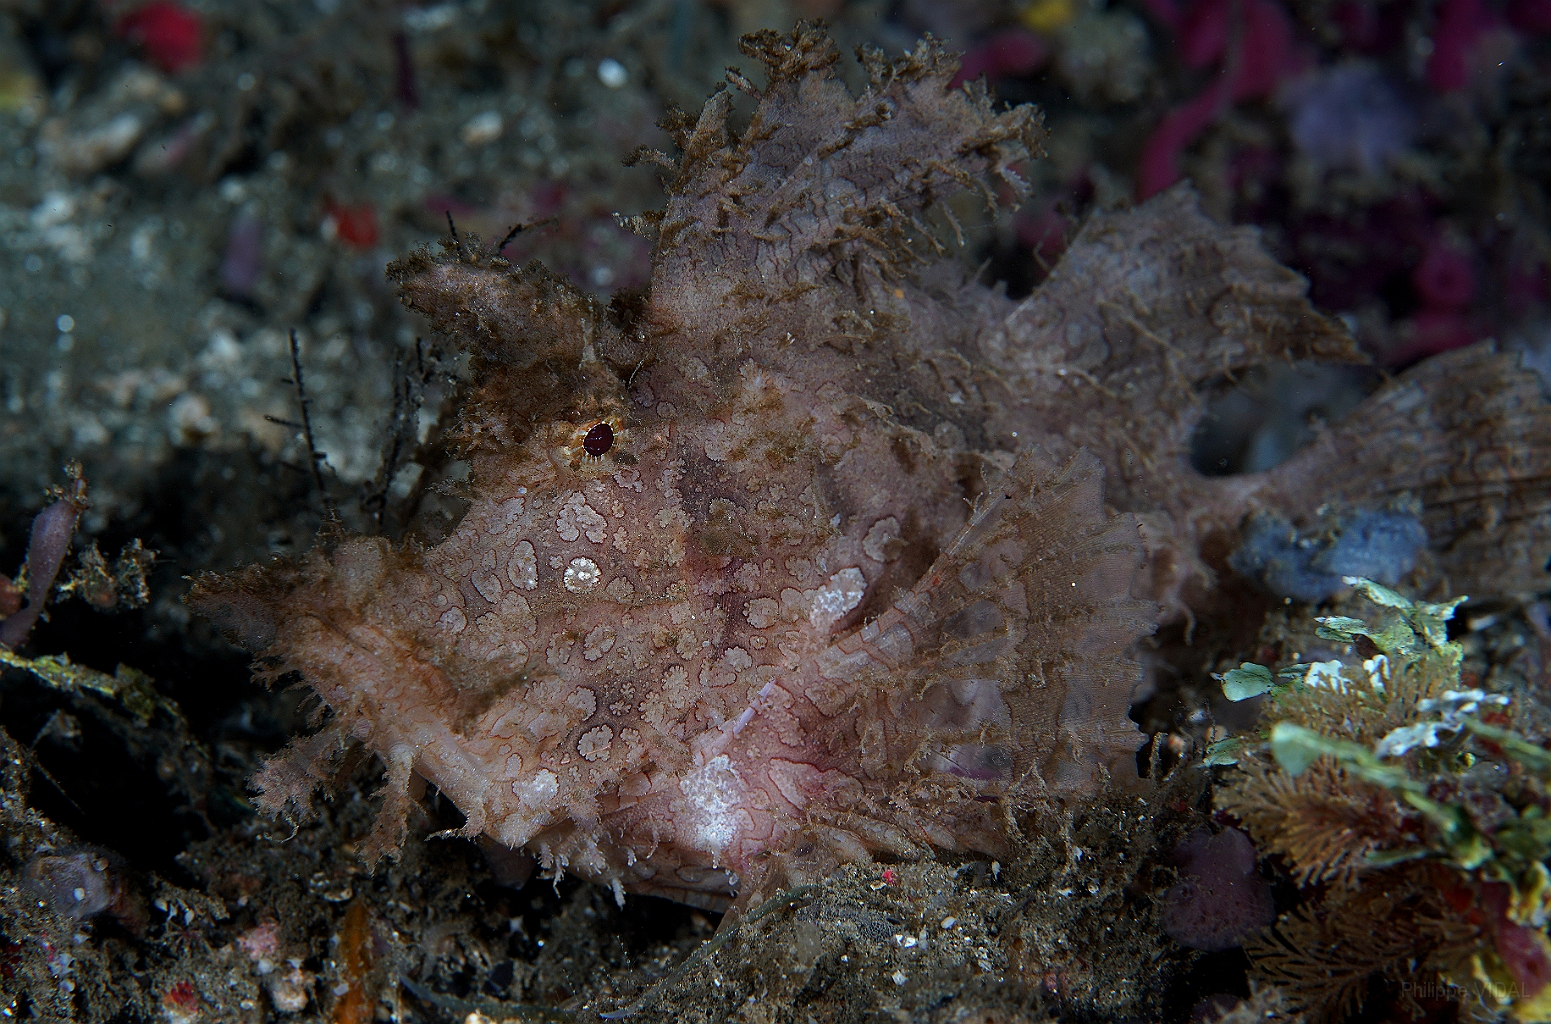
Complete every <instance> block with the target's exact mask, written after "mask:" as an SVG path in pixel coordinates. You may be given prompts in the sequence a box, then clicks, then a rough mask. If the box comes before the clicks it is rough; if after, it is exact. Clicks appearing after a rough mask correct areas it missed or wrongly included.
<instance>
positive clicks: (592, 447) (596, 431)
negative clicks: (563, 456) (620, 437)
mask: <svg viewBox="0 0 1551 1024" xmlns="http://www.w3.org/2000/svg"><path fill="white" fill-rule="evenodd" d="M613 446H614V428H613V427H611V426H609V425H608V424H607V423H596V424H594V425H593V427H592V429H591V430H589V431H587V436H586V437H584V438H582V450H583V451H585V452H586V453H587V454H588V455H591V456H592V457H593V458H595V459H601V458H603V455H604V453H605V452H607V451H608V450H609V449H610V448H612V447H613Z"/></svg>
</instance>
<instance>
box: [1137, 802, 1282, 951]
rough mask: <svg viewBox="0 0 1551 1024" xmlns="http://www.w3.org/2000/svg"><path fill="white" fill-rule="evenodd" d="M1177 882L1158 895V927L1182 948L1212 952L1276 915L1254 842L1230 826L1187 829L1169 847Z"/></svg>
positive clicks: (1233, 943) (1230, 944)
mask: <svg viewBox="0 0 1551 1024" xmlns="http://www.w3.org/2000/svg"><path fill="white" fill-rule="evenodd" d="M1173 860H1174V861H1175V862H1176V863H1177V864H1179V871H1180V880H1179V883H1178V884H1177V885H1174V886H1173V887H1171V888H1170V889H1169V891H1168V892H1166V893H1164V894H1163V930H1164V931H1165V932H1167V933H1168V936H1169V938H1171V939H1173V940H1174V941H1175V942H1178V943H1179V944H1180V945H1182V946H1189V947H1190V948H1191V949H1201V950H1205V951H1207V952H1209V953H1215V952H1218V951H1220V950H1224V949H1232V948H1234V947H1235V946H1238V945H1240V944H1241V943H1242V942H1243V941H1244V940H1245V939H1247V938H1248V937H1249V936H1250V935H1252V934H1254V933H1255V932H1257V931H1259V930H1260V929H1262V928H1264V927H1266V926H1267V925H1269V924H1270V923H1271V922H1272V921H1273V920H1275V918H1276V904H1275V903H1274V901H1273V900H1272V898H1271V886H1270V884H1269V883H1268V882H1267V881H1266V880H1265V879H1264V878H1262V877H1261V876H1260V873H1259V872H1257V871H1256V870H1255V846H1254V844H1253V843H1251V842H1250V840H1249V836H1246V835H1245V834H1244V833H1243V832H1240V831H1239V830H1238V829H1236V828H1230V829H1224V830H1223V831H1222V832H1219V833H1218V834H1217V835H1215V836H1214V835H1212V834H1211V833H1210V832H1208V831H1207V830H1206V829H1198V830H1196V831H1195V832H1192V833H1191V834H1190V836H1189V837H1188V838H1186V839H1185V841H1184V842H1182V843H1180V844H1179V846H1177V847H1175V849H1174V854H1173Z"/></svg>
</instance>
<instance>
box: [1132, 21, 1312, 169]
mask: <svg viewBox="0 0 1551 1024" xmlns="http://www.w3.org/2000/svg"><path fill="white" fill-rule="evenodd" d="M1165 10H1166V9H1165ZM1235 29H1237V31H1236V32H1235ZM1179 50H1180V59H1181V60H1183V61H1184V62H1185V64H1186V66H1187V67H1191V68H1196V69H1200V68H1204V67H1207V66H1209V65H1211V64H1214V63H1218V62H1221V63H1222V74H1221V75H1220V76H1219V77H1218V79H1217V81H1215V82H1214V83H1213V84H1211V85H1209V86H1207V87H1206V88H1205V89H1203V90H1202V91H1201V92H1200V93H1198V94H1197V95H1196V96H1195V97H1194V98H1193V99H1190V100H1187V101H1186V102H1185V103H1183V104H1181V105H1180V106H1177V107H1175V108H1174V109H1172V110H1170V111H1169V112H1168V114H1166V115H1164V118H1163V120H1162V121H1161V122H1160V123H1159V124H1158V127H1157V128H1155V129H1153V132H1152V134H1151V135H1150V136H1148V138H1147V143H1146V145H1145V147H1144V148H1143V151H1142V160H1141V165H1140V167H1139V168H1138V169H1137V186H1136V192H1137V196H1138V197H1139V198H1141V199H1146V198H1148V197H1149V196H1153V195H1156V194H1158V193H1159V192H1161V191H1163V190H1164V189H1165V188H1168V187H1169V186H1170V185H1172V184H1174V183H1175V182H1176V181H1178V180H1179V157H1180V154H1181V153H1183V152H1184V151H1185V149H1186V147H1188V146H1189V145H1190V144H1191V143H1192V142H1194V141H1195V139H1196V138H1197V137H1198V136H1199V135H1200V134H1201V133H1202V132H1203V131H1205V130H1206V128H1207V126H1208V125H1210V124H1211V123H1212V122H1213V121H1215V120H1216V119H1217V118H1218V116H1219V115H1221V113H1222V111H1223V110H1224V109H1226V108H1227V107H1228V106H1229V105H1230V104H1233V103H1239V102H1242V101H1244V100H1247V99H1253V98H1256V97H1261V96H1267V95H1269V94H1270V93H1271V91H1272V90H1273V89H1274V88H1275V87H1276V85H1277V83H1278V82H1280V81H1281V80H1282V79H1283V77H1285V76H1286V75H1287V74H1288V73H1290V72H1291V71H1292V70H1294V68H1295V66H1296V62H1295V59H1294V54H1293V49H1292V24H1291V22H1290V21H1289V20H1288V17H1287V12H1286V11H1285V10H1283V9H1282V7H1281V5H1280V4H1278V3H1276V2H1275V0H1197V2H1196V4H1195V5H1194V6H1193V7H1192V8H1191V9H1190V10H1189V11H1187V12H1185V14H1184V15H1183V17H1182V19H1181V20H1180V22H1179Z"/></svg>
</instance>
